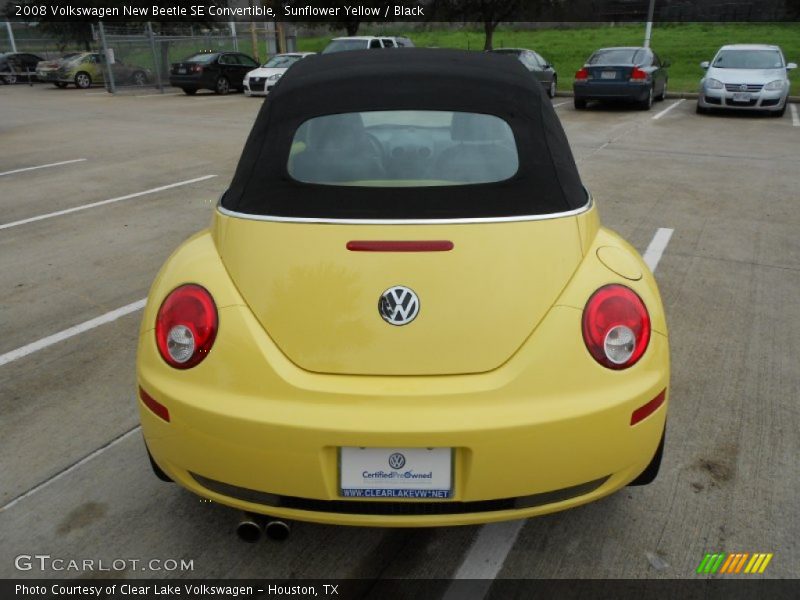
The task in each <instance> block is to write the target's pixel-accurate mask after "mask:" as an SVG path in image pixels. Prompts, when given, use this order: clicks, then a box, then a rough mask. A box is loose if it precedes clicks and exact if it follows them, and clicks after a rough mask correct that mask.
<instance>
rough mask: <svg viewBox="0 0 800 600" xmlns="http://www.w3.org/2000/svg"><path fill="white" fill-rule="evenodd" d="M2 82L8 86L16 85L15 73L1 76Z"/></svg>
mask: <svg viewBox="0 0 800 600" xmlns="http://www.w3.org/2000/svg"><path fill="white" fill-rule="evenodd" d="M3 82H5V83H7V84H8V85H14V84H15V83H17V74H16V73H6V74H5V75H3Z"/></svg>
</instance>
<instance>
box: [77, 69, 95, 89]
mask: <svg viewBox="0 0 800 600" xmlns="http://www.w3.org/2000/svg"><path fill="white" fill-rule="evenodd" d="M75 87H76V88H78V89H79V90H88V89H89V88H90V87H92V76H91V75H89V74H88V73H87V72H86V71H80V72H78V73H76V74H75Z"/></svg>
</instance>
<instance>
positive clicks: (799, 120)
mask: <svg viewBox="0 0 800 600" xmlns="http://www.w3.org/2000/svg"><path fill="white" fill-rule="evenodd" d="M789 110H790V111H791V113H792V125H794V126H795V127H800V115H798V114H797V105H796V104H790V105H789Z"/></svg>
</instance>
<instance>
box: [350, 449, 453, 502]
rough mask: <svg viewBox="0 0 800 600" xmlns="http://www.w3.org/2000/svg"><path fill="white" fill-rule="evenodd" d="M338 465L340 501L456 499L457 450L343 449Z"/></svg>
mask: <svg viewBox="0 0 800 600" xmlns="http://www.w3.org/2000/svg"><path fill="white" fill-rule="evenodd" d="M337 463H338V475H339V477H338V482H337V488H338V493H339V497H340V498H346V499H348V500H353V499H372V498H383V499H391V500H400V501H402V500H449V499H451V498H452V497H453V493H454V489H455V485H454V483H455V450H454V449H453V448H446V447H445V448H442V447H439V448H404V447H383V448H376V447H363V446H362V447H356V446H342V447H339V448H338V457H337ZM407 473H410V475H406V474H407Z"/></svg>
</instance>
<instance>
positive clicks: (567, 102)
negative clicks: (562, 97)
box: [553, 100, 569, 108]
mask: <svg viewBox="0 0 800 600" xmlns="http://www.w3.org/2000/svg"><path fill="white" fill-rule="evenodd" d="M565 104H569V100H567V101H566V102H559V103H557V104H553V108H558V107H559V106H564V105H565Z"/></svg>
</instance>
